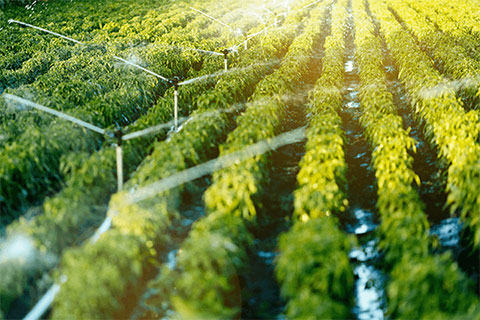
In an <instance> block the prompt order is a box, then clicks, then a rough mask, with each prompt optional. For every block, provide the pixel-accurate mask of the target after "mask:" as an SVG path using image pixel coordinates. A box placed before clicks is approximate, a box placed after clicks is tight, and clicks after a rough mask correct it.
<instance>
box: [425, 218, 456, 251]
mask: <svg viewBox="0 0 480 320" xmlns="http://www.w3.org/2000/svg"><path fill="white" fill-rule="evenodd" d="M462 227H463V224H462V223H461V222H460V219H459V218H448V219H445V220H442V221H440V223H438V224H435V225H432V226H431V227H430V235H432V236H435V237H437V239H438V240H439V243H440V245H441V246H442V248H445V249H447V248H450V249H452V248H456V247H458V246H459V245H460V233H461V231H462Z"/></svg>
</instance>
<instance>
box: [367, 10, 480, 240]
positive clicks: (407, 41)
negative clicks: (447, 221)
mask: <svg viewBox="0 0 480 320" xmlns="http://www.w3.org/2000/svg"><path fill="white" fill-rule="evenodd" d="M371 9H372V12H373V13H374V15H375V17H376V19H378V21H379V23H380V29H381V32H382V34H383V36H384V37H385V40H386V43H387V45H388V49H389V51H390V53H391V55H392V58H393V60H394V61H395V63H396V64H397V66H398V68H399V79H400V81H401V82H402V84H403V85H404V86H405V89H406V91H407V94H408V95H409V98H410V100H411V102H412V106H413V107H414V109H415V112H416V114H417V116H418V117H419V119H420V120H421V121H422V123H424V124H425V136H426V137H427V138H428V139H429V141H430V143H431V144H432V146H434V147H436V148H437V150H438V156H439V159H440V160H441V161H442V162H443V163H444V165H445V166H446V167H448V177H447V193H448V204H449V205H450V208H451V210H452V212H455V211H457V210H458V212H459V213H460V215H461V217H462V218H463V220H464V221H465V222H466V225H467V226H468V227H469V228H471V229H472V230H473V232H474V239H473V243H474V245H475V246H478V245H479V244H480V228H479V227H480V208H479V202H478V200H477V199H478V197H479V196H480V195H479V191H478V190H480V189H479V188H478V186H477V185H478V183H479V180H478V179H477V178H476V177H478V175H479V170H480V159H479V155H480V146H479V145H478V144H477V143H476V141H477V139H478V134H479V129H480V126H479V119H478V113H477V112H475V111H474V110H472V111H469V112H465V111H464V110H463V105H462V102H461V101H460V100H459V99H457V97H456V95H455V90H454V88H453V87H452V85H451V84H450V83H449V82H448V81H446V80H445V79H444V78H443V77H442V76H441V75H440V74H439V72H438V71H437V70H435V68H434V66H433V63H432V61H431V59H430V58H429V57H428V56H427V55H426V54H425V53H424V52H422V51H421V50H420V49H419V47H418V46H417V44H416V43H415V41H414V39H413V38H412V37H411V35H410V34H409V33H408V31H406V30H404V29H403V28H402V26H401V25H400V23H398V22H397V21H396V20H395V17H394V16H393V14H392V13H391V12H390V11H389V10H388V8H387V6H386V5H385V4H384V3H381V2H379V3H375V5H371Z"/></svg>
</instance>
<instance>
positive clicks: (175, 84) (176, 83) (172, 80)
mask: <svg viewBox="0 0 480 320" xmlns="http://www.w3.org/2000/svg"><path fill="white" fill-rule="evenodd" d="M179 81H180V79H179V78H178V77H177V76H175V77H173V79H171V80H170V83H171V84H172V86H173V87H174V88H175V90H177V89H178V82H179Z"/></svg>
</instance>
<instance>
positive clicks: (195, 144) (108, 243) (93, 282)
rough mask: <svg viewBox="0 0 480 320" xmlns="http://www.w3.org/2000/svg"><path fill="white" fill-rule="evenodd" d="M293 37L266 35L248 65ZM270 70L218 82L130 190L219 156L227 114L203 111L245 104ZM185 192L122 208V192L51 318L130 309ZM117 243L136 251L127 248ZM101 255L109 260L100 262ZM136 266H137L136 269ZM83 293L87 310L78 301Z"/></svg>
mask: <svg viewBox="0 0 480 320" xmlns="http://www.w3.org/2000/svg"><path fill="white" fill-rule="evenodd" d="M288 21H289V20H287V22H286V23H287V24H288V23H289V22H288ZM288 26H292V24H288ZM286 30H288V29H286ZM294 33H295V32H294V31H293V30H291V31H286V32H284V33H276V34H270V33H269V35H268V37H265V38H264V39H262V40H261V41H260V42H259V44H258V47H255V48H254V51H252V53H251V54H249V55H248V58H250V60H248V59H246V60H247V61H244V63H245V65H250V64H251V63H252V62H254V61H257V62H264V61H268V60H270V59H276V58H279V57H281V56H282V52H284V50H285V48H287V47H288V45H289V42H290V41H291V38H292V37H294ZM260 47H262V50H261V52H262V53H261V54H260V55H259V54H258V51H257V49H259V51H260ZM271 71H272V68H271V66H269V65H268V64H267V65H258V66H256V67H255V68H250V69H246V70H244V71H242V72H239V73H238V74H235V73H233V74H230V75H229V74H227V75H225V76H223V77H222V78H220V80H218V83H217V85H216V88H215V90H213V91H211V92H207V93H205V94H203V95H200V96H198V97H197V99H196V100H197V104H198V111H197V112H194V114H197V115H198V119H195V118H193V120H192V121H189V122H188V123H186V124H185V125H184V126H183V127H182V129H181V130H180V131H179V132H178V133H176V134H175V135H172V136H171V138H170V139H169V140H167V141H164V142H158V143H157V144H155V146H154V151H153V153H152V154H151V155H150V156H149V157H148V158H147V159H146V160H145V161H144V163H143V164H142V165H141V166H140V167H139V168H138V170H137V171H136V173H135V174H134V176H133V178H132V179H131V180H130V181H129V182H128V184H127V188H136V187H139V186H144V185H148V184H149V183H151V182H153V181H155V180H158V179H161V178H163V177H166V176H169V175H170V174H173V173H174V172H177V171H182V170H184V169H186V168H188V167H191V166H193V165H195V164H198V163H200V162H203V161H205V160H207V159H208V158H211V157H212V156H213V155H214V154H215V152H217V145H218V143H219V142H221V141H222V140H223V139H224V136H225V134H226V132H227V131H228V129H229V127H230V124H229V123H230V122H229V120H228V118H227V117H226V116H225V115H222V114H216V115H214V116H208V117H206V118H203V117H202V116H201V115H202V113H204V112H205V111H209V110H212V108H218V109H220V110H221V109H223V108H227V107H228V106H230V105H232V104H233V103H235V102H238V101H244V100H245V99H246V98H247V97H248V96H249V95H251V94H252V88H253V87H255V84H256V83H257V82H258V81H260V80H261V79H262V78H263V77H264V76H265V74H268V73H269V72H271ZM183 190H184V188H183V187H181V188H178V189H174V190H169V191H166V192H164V193H162V194H161V195H158V196H156V197H155V198H153V199H150V200H147V201H144V202H141V203H139V204H137V205H135V204H129V203H124V201H125V200H124V198H125V194H124V193H120V194H118V195H116V196H115V197H114V198H113V199H112V201H111V204H110V210H109V213H108V215H109V216H110V217H111V218H112V226H113V228H112V230H110V231H108V232H106V233H105V234H104V235H103V236H102V237H101V238H100V239H99V241H98V242H96V243H89V244H86V245H85V246H84V247H81V248H78V249H73V250H71V251H69V252H68V253H67V254H65V256H64V259H63V261H62V265H61V272H62V273H63V274H65V275H67V277H68V280H67V282H66V283H64V284H63V285H62V290H61V291H60V293H59V296H58V299H57V301H56V303H55V307H54V317H59V318H62V317H64V316H67V315H68V316H70V317H71V316H72V315H73V316H74V317H79V318H84V317H88V316H89V315H99V314H101V315H102V316H104V317H112V316H114V315H116V314H122V312H123V311H124V309H123V308H125V306H122V301H124V300H122V299H123V298H125V297H126V296H128V295H129V292H130V294H132V292H133V294H134V295H135V293H137V294H138V293H139V290H141V289H142V287H143V286H142V281H145V280H146V279H148V274H149V272H151V268H152V266H153V265H154V264H155V263H156V262H155V261H156V259H160V258H161V257H162V255H161V254H162V250H163V249H164V248H165V246H166V245H167V243H168V242H169V241H168V240H169V227H170V226H171V224H172V222H173V221H174V220H176V219H178V218H179V215H178V213H177V207H178V203H179V200H180V198H181V194H182V191H183ZM118 243H126V244H131V245H130V246H128V247H123V246H119V245H118ZM99 255H100V256H103V257H105V260H102V261H101V262H98V260H97V257H98V256H99ZM110 256H112V257H113V256H115V257H116V258H115V259H116V260H115V261H112V260H109V259H108V257H110ZM92 263H95V264H96V265H97V268H96V269H95V270H94V269H92V270H84V268H83V266H84V265H89V264H92ZM131 265H134V266H136V267H135V268H131ZM107 271H108V272H107ZM115 275H118V276H115ZM112 283H115V286H112ZM132 288H133V290H131V289H132ZM99 292H101V294H102V296H101V297H99V296H98V293H99ZM79 295H81V296H82V300H83V301H85V303H84V304H81V305H78V304H77V303H76V301H77V300H78V296H79ZM92 306H96V307H93V308H92ZM127 308H128V307H127Z"/></svg>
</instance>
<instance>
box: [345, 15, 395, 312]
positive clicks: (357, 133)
mask: <svg viewBox="0 0 480 320" xmlns="http://www.w3.org/2000/svg"><path fill="white" fill-rule="evenodd" d="M349 14H350V18H349V24H350V32H349V33H348V35H347V39H346V43H347V47H346V57H345V86H344V93H343V107H342V113H341V115H342V118H343V128H344V131H345V133H346V137H347V145H346V154H345V158H346V161H347V165H348V173H347V181H348V182H349V184H348V188H349V190H348V200H349V203H350V207H349V210H348V212H347V215H346V218H345V219H344V220H343V221H342V224H343V225H344V227H345V230H346V231H347V232H348V233H351V234H354V235H356V236H357V239H358V243H359V246H358V247H357V248H355V249H353V250H352V251H351V252H350V254H349V257H350V260H351V263H352V264H353V267H354V273H355V307H354V309H353V313H354V315H355V317H356V318H357V319H361V320H363V319H384V318H385V316H384V314H385V309H386V298H385V289H384V283H385V275H384V273H383V271H382V270H381V269H379V268H378V267H377V266H378V265H379V263H378V262H379V260H380V255H379V253H378V249H377V244H378V242H377V239H376V234H375V230H376V228H377V225H378V214H377V212H376V209H375V203H376V200H377V195H376V188H375V175H374V170H373V168H372V167H371V165H370V163H371V152H370V148H369V146H368V144H367V142H366V141H365V139H364V137H363V129H362V127H361V125H360V122H359V117H360V115H361V110H360V107H361V105H360V98H359V86H360V79H359V76H358V66H357V65H356V62H355V59H354V57H355V47H354V41H353V40H354V27H353V19H352V17H351V10H349Z"/></svg>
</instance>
